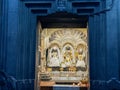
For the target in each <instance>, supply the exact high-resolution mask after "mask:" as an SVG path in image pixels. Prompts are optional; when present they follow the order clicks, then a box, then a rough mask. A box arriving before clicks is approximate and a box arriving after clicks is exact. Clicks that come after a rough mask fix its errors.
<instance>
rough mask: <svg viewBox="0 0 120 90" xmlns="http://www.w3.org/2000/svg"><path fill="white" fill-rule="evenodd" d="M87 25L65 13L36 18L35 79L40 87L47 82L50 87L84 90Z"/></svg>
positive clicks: (87, 68) (82, 18) (79, 18)
mask: <svg viewBox="0 0 120 90" xmlns="http://www.w3.org/2000/svg"><path fill="white" fill-rule="evenodd" d="M87 22H88V17H86V16H81V17H79V16H78V15H74V14H71V13H66V12H60V13H55V14H51V15H48V16H46V17H44V16H41V17H40V16H39V17H38V27H39V28H38V30H39V31H38V32H39V35H38V52H39V54H38V57H40V58H39V59H38V62H40V64H38V74H37V76H38V79H39V80H38V83H40V86H41V87H42V85H43V84H44V83H46V81H48V83H51V85H68V86H69V85H71V86H73V87H74V86H75V85H76V86H78V87H83V86H84V87H86V88H88V86H89V51H88V48H89V47H88V27H87ZM40 32H41V33H40ZM53 83H54V84H53Z"/></svg>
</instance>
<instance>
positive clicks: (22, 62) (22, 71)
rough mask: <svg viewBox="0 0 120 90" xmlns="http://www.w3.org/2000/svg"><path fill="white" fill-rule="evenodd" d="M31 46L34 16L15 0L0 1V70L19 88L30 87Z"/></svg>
mask: <svg viewBox="0 0 120 90" xmlns="http://www.w3.org/2000/svg"><path fill="white" fill-rule="evenodd" d="M35 48H36V16H35V15H33V14H32V13H31V12H30V11H29V9H28V8H26V7H25V5H24V3H22V2H20V1H19V0H12V1H11V0H0V70H2V71H4V72H6V73H7V74H8V75H9V76H13V77H14V78H15V79H16V80H17V86H18V87H19V90H22V89H23V90H33V88H34V78H35ZM17 90H18V89H17Z"/></svg>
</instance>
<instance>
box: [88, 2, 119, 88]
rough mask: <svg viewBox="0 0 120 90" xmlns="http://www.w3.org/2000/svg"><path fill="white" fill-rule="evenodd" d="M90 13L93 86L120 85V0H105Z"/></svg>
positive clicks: (111, 86)
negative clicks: (96, 10) (95, 10)
mask: <svg viewBox="0 0 120 90" xmlns="http://www.w3.org/2000/svg"><path fill="white" fill-rule="evenodd" d="M102 1H103V2H105V3H103V4H101V7H100V8H99V9H98V12H97V13H95V14H93V15H91V16H90V17H89V48H90V80H91V90H119V89H120V65H119V63H120V56H119V54H120V45H119V44H120V40H119V39H120V37H119V36H120V26H119V24H120V18H119V16H120V6H119V4H120V1H119V0H106V1H105V0H102Z"/></svg>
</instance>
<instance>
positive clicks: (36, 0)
mask: <svg viewBox="0 0 120 90" xmlns="http://www.w3.org/2000/svg"><path fill="white" fill-rule="evenodd" d="M21 1H22V2H23V3H24V4H25V6H26V7H28V8H29V9H30V10H31V12H32V13H33V14H35V15H37V16H38V18H39V19H40V20H41V22H43V23H44V25H43V27H44V26H45V27H49V26H51V25H47V24H48V23H49V24H54V26H55V24H56V22H58V23H57V24H59V25H61V24H60V23H67V24H69V23H70V22H72V23H76V25H77V24H78V23H79V25H78V26H79V27H86V26H87V19H88V16H89V15H91V14H92V13H95V12H96V11H97V9H99V6H100V4H101V3H100V2H101V0H21ZM68 22H69V23H68ZM45 23H46V24H45ZM81 23H82V24H81ZM56 26H58V25H56ZM62 26H66V27H67V25H65V24H64V25H62ZM69 26H70V25H69ZM72 26H73V27H74V25H72ZM75 27H76V26H75Z"/></svg>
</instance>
